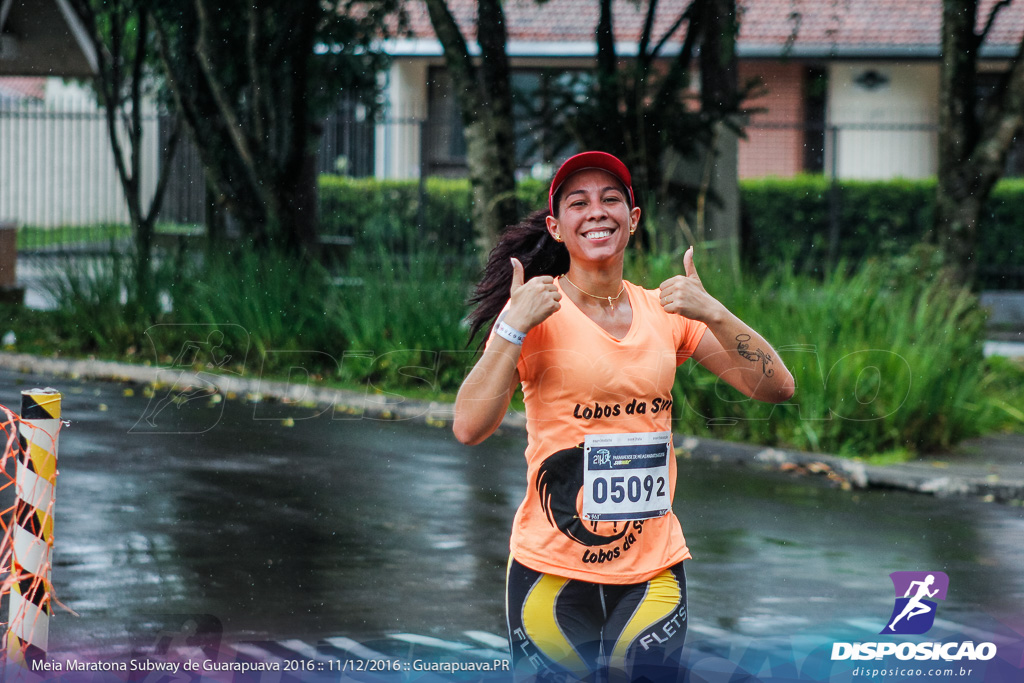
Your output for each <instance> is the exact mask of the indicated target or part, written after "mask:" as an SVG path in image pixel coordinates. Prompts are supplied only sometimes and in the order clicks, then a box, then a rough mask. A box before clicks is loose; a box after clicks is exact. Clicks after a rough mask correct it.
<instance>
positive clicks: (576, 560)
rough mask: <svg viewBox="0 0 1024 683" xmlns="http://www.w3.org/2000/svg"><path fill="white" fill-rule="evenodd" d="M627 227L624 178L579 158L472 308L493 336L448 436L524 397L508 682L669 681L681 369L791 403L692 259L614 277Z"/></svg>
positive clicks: (768, 352)
mask: <svg viewBox="0 0 1024 683" xmlns="http://www.w3.org/2000/svg"><path fill="white" fill-rule="evenodd" d="M639 221H640V209H639V208H638V207H637V206H636V205H635V201H634V198H633V190H632V181H631V178H630V173H629V170H628V169H627V168H626V166H625V165H624V164H623V163H622V162H621V161H620V160H619V159H617V158H616V157H614V156H612V155H610V154H606V153H604V152H584V153H582V154H577V155H576V156H573V157H571V158H570V159H569V160H567V161H566V162H565V163H564V164H563V165H562V166H561V167H560V168H559V169H558V171H557V173H555V176H554V179H553V180H552V182H551V188H550V190H549V194H548V210H547V211H540V212H537V213H535V214H533V215H532V216H530V217H529V218H528V219H526V220H525V221H523V222H522V223H520V224H519V225H516V226H514V227H511V228H509V229H508V230H507V231H506V232H505V233H504V234H503V236H502V238H501V240H500V241H499V243H498V244H497V246H496V247H495V248H494V249H493V250H492V252H491V254H490V257H489V260H488V264H487V267H486V268H485V271H484V275H483V277H482V279H481V281H480V283H479V284H478V285H477V288H476V292H475V294H474V296H473V299H472V302H473V303H476V304H478V306H477V308H476V309H475V310H474V311H473V312H472V313H471V314H470V322H471V324H472V327H471V334H472V335H473V336H475V334H476V333H477V332H478V331H479V330H480V329H483V328H484V327H485V326H487V325H489V324H490V328H489V332H488V337H487V340H486V343H485V347H484V352H483V354H482V355H481V356H480V358H479V360H478V361H477V363H476V365H475V366H474V368H473V370H472V371H471V372H470V373H469V376H468V377H467V378H466V380H465V381H464V382H463V384H462V387H461V389H460V390H459V394H458V398H457V399H456V404H455V421H454V425H453V429H454V432H455V435H456V437H457V438H458V439H459V440H460V441H461V442H463V443H466V444H478V443H480V442H481V441H483V440H484V439H486V438H487V437H488V436H490V435H491V434H492V433H493V432H494V430H495V429H497V427H498V425H499V424H500V423H501V420H502V418H503V417H504V416H505V413H506V411H507V410H508V406H509V402H510V401H511V398H512V395H513V394H514V393H515V390H516V388H517V387H518V386H519V385H520V384H521V385H522V387H523V396H524V401H525V404H526V422H527V435H528V445H527V449H526V460H527V479H528V482H527V483H528V486H527V492H526V496H525V499H524V500H523V502H522V504H521V505H520V507H519V509H518V511H517V513H516V517H515V521H514V523H513V529H512V539H511V544H510V545H511V556H510V558H509V566H508V575H507V584H506V608H507V612H508V625H509V637H510V641H511V648H512V659H513V668H514V670H515V672H516V676H517V678H519V679H526V678H531V679H536V680H545V681H558V680H591V681H593V680H606V679H608V678H609V677H610V678H611V679H612V680H617V679H622V680H640V679H641V678H643V677H647V678H649V679H650V680H654V681H667V680H675V678H676V677H677V676H678V675H679V670H680V665H679V662H680V652H681V648H682V645H683V640H684V638H685V635H686V623H687V613H686V579H685V576H684V572H683V561H684V560H686V559H688V558H689V557H690V553H689V550H688V549H687V547H686V541H685V539H684V538H683V533H682V530H681V528H680V525H679V521H678V519H677V518H676V516H675V515H674V514H673V512H672V497H673V492H674V489H675V484H676V460H675V457H674V454H673V450H672V434H671V427H672V425H671V413H672V410H671V408H672V384H673V381H674V379H675V372H676V367H677V366H678V365H680V364H682V363H683V362H684V361H686V359H688V358H691V357H692V358H693V359H694V360H696V361H697V362H698V363H700V364H701V365H703V366H704V367H706V368H707V369H709V370H710V371H711V372H713V373H715V374H716V375H718V376H719V377H721V378H722V379H723V380H725V381H726V382H728V383H729V384H731V385H732V386H734V387H736V388H737V389H738V390H739V391H741V392H743V393H744V394H745V395H747V396H749V397H751V398H754V399H757V400H761V401H769V402H780V401H785V400H788V399H789V398H790V397H791V396H792V395H793V389H794V381H793V377H792V375H791V374H790V373H789V371H788V370H787V369H786V367H785V365H783V363H782V360H781V359H780V358H779V357H778V355H777V354H776V353H775V351H774V350H773V349H772V347H771V346H770V345H769V344H768V342H767V341H765V340H764V339H763V338H762V337H761V336H760V335H759V334H758V333H757V332H755V331H754V330H753V329H752V328H751V327H749V326H748V325H747V324H746V323H744V322H743V321H742V320H740V319H739V318H737V317H736V316H735V315H733V314H732V313H730V312H729V310H728V309H727V308H726V307H725V306H724V305H722V304H721V303H720V302H719V301H717V300H716V299H715V298H714V297H712V296H711V295H710V294H708V293H707V292H706V291H705V290H704V287H703V286H702V285H701V281H700V278H699V277H698V275H697V270H696V268H695V266H694V263H693V250H692V248H691V249H690V250H688V251H687V252H686V254H685V255H684V257H683V265H684V274H683V275H677V276H675V277H672V278H670V279H668V280H666V281H665V282H663V283H661V286H660V288H659V289H657V290H647V289H643V288H642V287H639V286H637V285H635V284H633V283H630V282H626V281H625V280H623V277H622V270H623V259H624V255H625V251H626V248H627V246H628V244H629V238H630V235H632V234H633V233H634V231H635V230H636V228H637V224H638V223H639ZM491 321H494V322H493V324H491ZM707 332H710V334H707Z"/></svg>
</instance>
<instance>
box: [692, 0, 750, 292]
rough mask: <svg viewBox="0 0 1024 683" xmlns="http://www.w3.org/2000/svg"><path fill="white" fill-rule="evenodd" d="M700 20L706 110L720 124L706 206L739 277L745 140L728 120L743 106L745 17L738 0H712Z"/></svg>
mask: <svg viewBox="0 0 1024 683" xmlns="http://www.w3.org/2000/svg"><path fill="white" fill-rule="evenodd" d="M699 22H700V23H701V25H702V26H703V27H704V33H703V36H704V40H703V44H702V47H701V52H700V73H701V108H702V109H703V111H704V112H705V114H707V115H709V116H711V117H712V118H714V119H717V120H718V123H716V130H715V132H714V134H713V135H712V136H711V139H710V145H709V147H708V148H707V151H706V153H707V154H708V155H709V158H708V161H709V163H710V164H712V166H711V168H712V171H711V176H710V185H709V192H708V195H709V199H710V201H707V202H706V203H705V204H704V212H705V215H704V216H703V220H704V224H705V226H706V228H707V231H708V237H709V238H710V239H711V241H713V242H714V243H715V244H716V246H717V249H716V251H717V252H718V253H719V254H721V256H722V258H723V262H724V264H727V265H728V267H729V268H730V269H731V270H733V272H736V273H738V270H739V261H740V259H739V249H740V223H739V207H738V204H739V200H740V195H739V176H738V172H739V160H738V155H739V138H738V136H737V134H736V132H735V131H734V130H732V129H731V128H730V127H729V125H727V123H726V120H725V119H726V117H728V116H730V113H731V112H734V111H736V109H737V108H738V106H739V100H740V95H739V84H738V81H737V72H738V69H737V63H736V36H737V34H738V32H739V19H738V18H737V17H736V2H735V0H707V1H706V2H705V3H704V8H703V12H702V16H701V18H700V19H699Z"/></svg>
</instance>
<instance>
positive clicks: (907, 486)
mask: <svg viewBox="0 0 1024 683" xmlns="http://www.w3.org/2000/svg"><path fill="white" fill-rule="evenodd" d="M0 368H3V369H7V370H13V371H17V372H22V373H29V374H33V375H44V376H54V377H61V376H66V377H73V378H75V379H97V380H113V381H121V382H132V383H139V384H161V385H163V386H165V387H168V388H172V387H179V388H181V389H182V390H185V389H186V388H191V387H209V386H211V385H216V386H217V388H218V390H219V391H220V392H221V393H225V394H226V393H229V392H233V393H235V394H237V395H239V396H246V395H249V396H259V397H265V398H272V399H279V400H291V401H312V402H315V403H318V404H321V405H325V406H332V405H333V406H334V407H335V409H336V410H341V411H344V412H345V413H347V414H350V415H361V416H363V417H364V418H366V419H386V420H414V421H418V422H426V423H427V424H430V425H433V426H441V425H444V424H445V423H448V422H450V421H451V419H452V416H453V414H454V413H453V406H452V405H450V404H446V403H437V402H424V401H414V400H411V399H405V398H403V397H400V396H399V397H397V398H396V397H395V395H394V394H389V395H378V394H375V393H371V392H354V391H345V390H340V389H329V388H307V387H306V386H305V385H302V386H299V385H294V384H287V383H284V382H268V381H261V380H260V379H259V378H252V379H250V378H243V377H238V376H233V377H224V376H217V375H212V374H208V373H203V374H202V375H201V376H200V375H199V374H196V373H191V372H186V371H182V370H177V369H168V368H155V367H150V366H143V365H133V364H128V363H113V362H103V361H96V360H68V359H57V358H43V357H38V356H30V355H27V354H17V353H3V352H0ZM501 428H502V429H503V430H507V431H514V432H520V433H522V434H523V435H524V437H525V431H526V429H525V428H526V423H525V417H524V416H523V415H522V414H519V413H512V412H510V413H509V414H508V415H506V418H505V420H504V421H503V422H502V425H501ZM676 448H677V452H678V453H679V455H680V457H683V458H698V459H703V460H710V461H715V462H729V463H736V464H741V465H745V466H750V467H760V468H765V469H775V470H783V471H791V472H795V473H798V474H806V475H809V476H815V475H816V476H825V477H828V478H829V479H831V480H833V481H834V482H836V483H837V484H838V485H840V486H844V487H845V486H850V487H855V488H894V489H903V490H907V491H915V492H919V493H927V494H931V495H936V496H954V495H956V496H976V497H980V498H982V499H984V500H988V501H994V502H1001V503H1010V504H1018V505H1019V504H1024V434H1003V435H990V436H985V437H981V438H978V439H972V440H969V441H965V442H964V443H962V444H960V445H959V446H958V447H957V448H956V449H955V450H954V451H953V452H951V453H946V454H938V455H933V456H924V457H921V458H919V459H917V460H915V461H913V462H909V463H903V464H898V465H885V466H880V465H868V464H865V463H863V462H860V461H857V460H852V459H849V458H841V457H839V456H835V455H828V454H822V453H808V452H803V451H796V450H789V449H776V448H766V447H764V446H758V445H752V444H744V443H735V442H730V441H718V440H715V439H704V438H696V437H688V436H682V435H677V436H676Z"/></svg>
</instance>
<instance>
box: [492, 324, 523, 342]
mask: <svg viewBox="0 0 1024 683" xmlns="http://www.w3.org/2000/svg"><path fill="white" fill-rule="evenodd" d="M494 334H496V335H498V336H499V337H501V338H502V339H505V340H507V341H510V342H512V343H513V344H515V345H516V346H522V345H523V340H524V339H526V333H525V332H520V331H519V330H517V329H516V328H514V327H512V326H511V325H506V324H505V322H504V321H502V320H499V321H498V322H497V323H495V325H494Z"/></svg>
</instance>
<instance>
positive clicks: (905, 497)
mask: <svg viewBox="0 0 1024 683" xmlns="http://www.w3.org/2000/svg"><path fill="white" fill-rule="evenodd" d="M34 386H54V387H55V388H58V389H59V390H61V391H62V392H63V393H64V410H63V413H64V418H65V419H67V420H69V421H70V424H69V425H68V426H66V427H65V428H64V430H63V432H62V434H61V440H60V453H59V456H60V464H59V469H60V475H59V478H58V485H57V503H56V527H55V552H54V572H53V584H54V587H55V590H56V593H57V597H58V598H59V600H60V601H61V602H63V603H64V604H65V605H66V606H67V607H68V608H70V609H72V610H74V611H75V612H76V613H77V614H78V616H73V615H71V614H68V613H67V612H64V611H61V610H58V613H57V616H56V617H55V618H54V620H53V622H52V624H51V643H52V644H53V648H55V649H60V650H67V651H71V650H76V651H103V650H111V649H116V648H119V647H124V646H125V645H126V644H129V643H134V642H138V641H146V640H149V641H150V642H151V641H152V639H154V638H158V637H159V636H160V634H161V633H165V632H168V631H175V630H177V629H179V628H180V624H181V623H182V621H183V620H186V619H188V618H196V619H211V618H212V619H215V620H216V621H218V622H219V623H220V625H221V626H222V627H223V629H224V633H225V635H226V636H227V637H228V638H230V639H232V640H246V639H282V638H300V639H305V640H311V641H315V640H316V639H318V638H323V637H330V636H350V637H353V638H356V639H368V638H374V637H377V636H379V635H381V634H385V633H392V632H396V631H405V632H413V633H420V634H426V635H433V636H438V637H444V638H455V637H457V636H458V634H460V633H462V632H464V631H466V630H482V631H488V632H490V633H495V634H502V633H503V631H504V607H503V588H502V584H503V579H504V567H505V563H506V560H507V538H508V532H509V526H510V524H511V519H512V516H513V514H514V511H515V508H516V506H517V504H518V502H519V500H520V498H521V496H522V493H523V488H524V486H525V482H524V475H525V463H524V462H523V459H522V449H523V447H524V439H523V437H521V436H519V435H518V434H508V435H501V434H499V435H496V436H495V437H492V438H491V439H490V440H488V441H487V442H486V443H485V444H484V445H482V446H478V447H475V448H467V447H464V446H461V445H460V444H458V443H457V442H456V441H455V440H454V438H453V437H452V436H451V434H450V432H449V431H448V430H446V429H437V428H431V427H427V426H424V425H422V424H414V423H412V422H407V421H379V420H359V419H332V417H333V418H341V417H345V416H343V415H332V413H331V411H329V410H328V411H326V412H324V411H323V409H322V408H302V407H296V406H281V405H268V404H264V403H255V404H254V403H248V402H246V401H245V400H243V399H242V398H239V399H236V400H228V399H225V400H221V401H219V402H217V401H216V399H212V400H211V399H210V398H209V397H208V396H196V397H194V398H193V399H192V400H190V401H188V402H186V403H182V404H180V405H179V404H176V403H174V402H171V401H166V402H164V403H163V404H160V401H161V399H163V398H168V397H165V396H161V395H160V394H156V395H154V396H148V395H147V392H145V391H144V389H143V388H142V387H138V386H135V387H130V391H129V392H126V387H125V386H124V385H119V384H115V383H102V382H82V381H74V380H68V379H62V378H36V377H29V376H24V375H17V374H15V373H0V403H2V404H4V405H7V406H9V407H14V408H17V407H18V406H19V405H20V396H19V392H20V391H21V390H22V389H26V388H31V387H34ZM126 393H131V394H132V395H126ZM179 403H180V401H179ZM158 404H160V405H163V409H162V410H161V411H160V412H159V413H157V414H156V415H155V416H154V415H152V412H153V409H154V406H156V405H158ZM147 415H148V416H149V417H151V418H152V424H150V423H149V422H147V421H146V420H145V417H146V416H147ZM8 490H9V489H8ZM7 504H9V503H8V502H5V503H4V506H5V507H6V505H7ZM676 512H677V514H678V515H679V516H680V518H681V520H682V522H683V528H684V532H685V533H686V536H687V540H688V542H689V545H690V547H691V550H692V552H693V554H694V560H693V561H692V562H689V563H688V567H687V578H688V590H689V601H690V615H691V617H690V619H691V625H690V629H691V634H693V635H691V639H692V638H700V637H701V635H702V634H715V635H716V637H723V636H724V637H725V638H729V637H731V636H730V634H733V635H735V636H736V637H745V636H753V637H763V636H780V635H790V634H794V633H799V632H807V631H816V632H820V631H821V630H822V629H830V630H836V629H837V628H840V629H841V628H845V626H844V625H847V626H848V625H850V624H858V623H860V624H863V623H865V622H867V623H868V626H867V628H870V627H871V626H870V625H871V624H873V623H875V622H877V623H878V624H879V625H880V626H881V625H884V624H882V622H883V620H884V619H885V618H886V617H887V616H888V615H889V611H890V610H891V608H892V604H893V603H892V601H893V595H892V585H891V583H890V582H889V578H888V574H889V573H890V572H893V571H902V570H924V571H928V570H941V571H945V572H946V573H947V574H949V576H950V595H949V597H948V598H947V600H946V602H945V604H944V605H943V611H942V616H943V617H944V618H945V619H946V620H947V621H952V622H955V623H957V624H965V625H970V624H977V625H984V624H990V623H992V622H993V621H995V620H1002V621H1004V622H1008V623H1010V624H1011V625H1016V626H1017V627H1018V628H1020V627H1021V626H1024V624H1021V621H1022V619H1021V615H1022V614H1024V547H1022V546H1024V544H1022V543H1021V539H1024V510H1022V509H1021V508H1015V507H1009V506H998V505H986V504H983V503H980V502H977V501H972V500H962V499H937V498H931V497H927V496H920V495H914V494H906V493H899V492H874V491H868V492H865V491H860V492H858V491H842V490H839V489H837V488H832V487H830V486H829V485H827V484H824V483H822V482H819V481H815V480H808V479H801V478H797V477H792V476H790V475H783V474H769V473H763V472H750V471H746V470H742V469H737V468H735V467H733V466H726V465H716V464H714V463H697V462H685V461H684V462H681V468H680V484H679V489H678V490H677V494H676ZM202 615H208V616H205V617H204V616H202ZM876 633H877V631H876Z"/></svg>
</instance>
